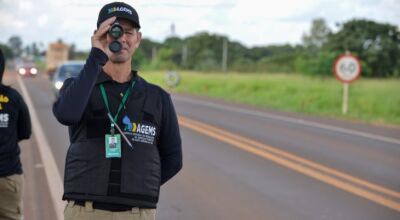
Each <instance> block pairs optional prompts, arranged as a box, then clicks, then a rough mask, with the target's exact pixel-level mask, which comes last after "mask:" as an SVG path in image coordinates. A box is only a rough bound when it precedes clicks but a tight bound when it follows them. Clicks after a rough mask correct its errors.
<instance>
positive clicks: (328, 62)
mask: <svg viewBox="0 0 400 220" xmlns="http://www.w3.org/2000/svg"><path fill="white" fill-rule="evenodd" d="M0 47H2V49H3V51H4V50H5V53H6V56H10V57H13V56H14V57H15V56H18V54H21V53H22V51H25V52H28V53H31V54H32V53H34V54H38V53H39V54H40V52H39V51H38V49H37V45H36V44H32V45H28V46H25V47H24V49H21V48H22V42H21V40H20V39H19V38H18V37H12V38H10V40H9V42H8V44H0ZM27 50H28V51H27ZM346 51H349V52H350V53H352V54H354V55H356V56H358V57H359V58H360V60H361V65H362V69H363V73H362V74H363V75H364V76H368V77H399V76H400V31H399V28H398V27H397V26H394V25H391V24H387V23H378V22H375V21H370V20H366V19H352V20H349V21H347V22H344V23H342V24H337V31H335V32H334V31H332V30H331V29H330V28H329V27H328V26H327V24H326V22H325V20H324V19H322V18H317V19H314V20H313V21H312V24H311V28H310V30H309V31H308V32H307V33H305V34H304V35H303V37H302V42H301V43H300V44H297V45H291V44H283V45H268V46H258V47H250V48H249V47H246V46H244V45H242V44H241V43H239V42H236V41H231V40H230V39H229V38H228V37H227V36H224V35H219V34H211V33H208V32H200V33H197V34H194V35H192V36H188V37H186V38H179V37H177V36H172V37H169V38H167V39H165V40H164V42H161V43H160V42H156V41H152V40H150V39H146V38H144V39H142V42H141V45H140V47H139V49H138V50H137V51H136V54H135V59H134V60H133V63H132V65H133V67H134V68H136V69H142V70H196V71H237V72H243V73H246V72H286V73H295V72H296V73H304V74H311V75H332V63H333V62H334V60H335V59H336V57H337V56H338V55H340V54H342V53H345V52H346ZM42 54H43V53H42ZM86 56H87V52H83V51H76V48H75V45H74V44H72V45H71V46H70V58H71V59H84V58H85V57H86ZM224 56H225V58H224Z"/></svg>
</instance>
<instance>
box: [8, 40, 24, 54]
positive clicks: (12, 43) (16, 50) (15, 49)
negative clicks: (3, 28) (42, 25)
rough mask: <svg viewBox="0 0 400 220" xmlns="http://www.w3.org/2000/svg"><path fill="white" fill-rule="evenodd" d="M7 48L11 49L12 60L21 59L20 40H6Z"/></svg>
mask: <svg viewBox="0 0 400 220" xmlns="http://www.w3.org/2000/svg"><path fill="white" fill-rule="evenodd" d="M8 46H9V47H10V48H11V50H12V53H13V58H17V57H21V54H22V40H21V37H19V36H12V37H10V39H8Z"/></svg>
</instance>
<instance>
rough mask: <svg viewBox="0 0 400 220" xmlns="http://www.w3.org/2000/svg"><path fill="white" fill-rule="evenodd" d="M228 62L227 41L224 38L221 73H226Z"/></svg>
mask: <svg viewBox="0 0 400 220" xmlns="http://www.w3.org/2000/svg"><path fill="white" fill-rule="evenodd" d="M227 61H228V41H227V40H226V39H225V38H224V40H223V42H222V71H223V72H226V69H227Z"/></svg>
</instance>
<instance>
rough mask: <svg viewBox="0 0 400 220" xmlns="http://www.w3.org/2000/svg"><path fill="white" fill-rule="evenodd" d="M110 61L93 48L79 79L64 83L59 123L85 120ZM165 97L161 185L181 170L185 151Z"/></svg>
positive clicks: (121, 87) (56, 107)
mask: <svg viewBox="0 0 400 220" xmlns="http://www.w3.org/2000/svg"><path fill="white" fill-rule="evenodd" d="M107 61H108V57H107V55H106V54H105V53H104V52H103V51H101V50H100V49H98V48H92V50H91V52H90V54H89V57H88V59H87V61H86V64H85V66H84V68H83V70H82V71H81V73H80V74H79V76H78V77H76V78H70V79H67V80H66V81H65V82H64V85H63V87H62V88H61V90H60V94H59V98H58V99H57V101H56V102H55V103H54V105H53V113H54V115H55V117H56V118H57V120H58V121H59V122H60V123H62V124H64V125H67V126H73V125H76V124H78V123H79V122H80V121H81V120H82V117H83V115H84V111H85V109H86V106H87V104H88V101H89V98H90V95H91V92H92V90H93V88H94V87H95V84H96V81H97V79H98V77H99V76H100V75H101V74H105V73H104V72H103V70H102V67H103V66H104V64H105V63H106V62H107ZM105 77H108V76H105ZM135 77H138V76H135ZM110 80H111V79H110ZM115 86H116V87H117V88H116V89H117V90H121V91H124V90H125V89H126V88H127V84H126V83H116V82H115ZM163 94H165V95H164V96H165V97H163V98H162V104H163V112H162V121H161V132H160V139H159V144H158V149H159V154H160V158H161V184H164V183H165V182H167V181H168V180H169V179H170V178H172V177H173V176H174V175H175V174H176V173H178V172H179V170H180V169H181V167H182V148H181V138H180V134H179V125H178V123H177V116H176V113H175V110H174V107H173V104H172V101H171V98H170V96H169V95H168V94H167V93H166V92H165V93H163ZM171 137H172V138H171ZM70 139H71V137H70Z"/></svg>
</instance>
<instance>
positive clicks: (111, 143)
mask: <svg viewBox="0 0 400 220" xmlns="http://www.w3.org/2000/svg"><path fill="white" fill-rule="evenodd" d="M110 133H111V134H106V138H105V142H106V143H105V146H106V158H121V135H120V134H115V128H114V123H111V131H110Z"/></svg>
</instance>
